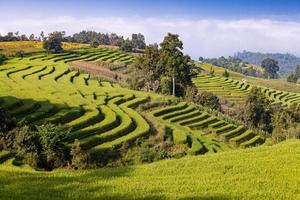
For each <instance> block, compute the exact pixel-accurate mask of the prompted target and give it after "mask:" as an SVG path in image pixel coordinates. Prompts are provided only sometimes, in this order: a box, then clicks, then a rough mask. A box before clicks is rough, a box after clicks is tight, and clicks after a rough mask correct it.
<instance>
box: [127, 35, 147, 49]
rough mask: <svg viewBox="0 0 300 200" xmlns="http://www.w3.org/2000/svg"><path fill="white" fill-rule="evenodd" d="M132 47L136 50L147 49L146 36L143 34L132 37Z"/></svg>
mask: <svg viewBox="0 0 300 200" xmlns="http://www.w3.org/2000/svg"><path fill="white" fill-rule="evenodd" d="M131 42H132V47H133V48H135V49H145V47H146V43H145V36H144V35H143V34H141V33H138V34H132V35H131Z"/></svg>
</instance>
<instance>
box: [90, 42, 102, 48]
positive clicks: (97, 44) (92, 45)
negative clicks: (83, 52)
mask: <svg viewBox="0 0 300 200" xmlns="http://www.w3.org/2000/svg"><path fill="white" fill-rule="evenodd" d="M99 45H100V43H99V41H98V40H93V41H91V43H90V46H91V47H93V48H97V47H98V46H99Z"/></svg>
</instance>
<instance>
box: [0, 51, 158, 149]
mask: <svg viewBox="0 0 300 200" xmlns="http://www.w3.org/2000/svg"><path fill="white" fill-rule="evenodd" d="M111 51H113V52H111ZM97 59H102V60H106V61H107V62H109V61H110V62H114V61H118V62H130V61H131V60H132V59H133V57H132V56H129V55H127V54H123V53H121V52H118V51H116V50H112V49H107V48H96V49H80V50H76V51H68V52H65V53H60V54H38V55H34V56H31V57H24V58H13V59H10V60H8V61H7V63H6V64H5V65H2V66H1V68H0V79H1V85H2V86H1V88H0V99H1V100H0V106H1V107H2V108H4V109H7V110H8V113H9V114H10V115H11V116H14V117H16V118H17V119H18V120H19V121H24V122H26V123H31V124H43V123H45V122H50V123H61V124H64V126H65V127H66V128H71V129H72V132H71V135H70V142H73V140H74V139H76V138H78V139H80V142H81V143H82V146H83V147H84V148H85V149H88V150H90V151H93V152H94V151H96V150H97V151H98V150H101V151H102V150H105V149H113V148H116V147H119V146H120V145H121V144H122V143H124V142H129V141H131V140H134V139H136V138H137V137H141V136H144V135H146V134H148V133H149V131H150V127H149V124H148V123H147V122H146V121H145V119H144V118H142V117H141V116H140V115H139V114H138V113H137V112H136V111H135V110H133V109H131V107H133V106H136V105H139V104H141V103H143V102H145V101H148V100H149V99H150V98H152V99H155V98H157V97H158V95H157V94H150V93H149V94H148V93H143V92H138V91H133V90H129V89H126V88H123V87H121V86H120V85H117V84H113V85H112V84H110V83H109V82H99V81H96V80H92V79H90V77H89V75H88V74H81V73H79V72H78V71H70V70H69V69H68V66H67V65H66V64H65V63H66V62H71V61H75V60H89V61H92V60H95V61H96V60H97ZM109 59H110V60H109Z"/></svg>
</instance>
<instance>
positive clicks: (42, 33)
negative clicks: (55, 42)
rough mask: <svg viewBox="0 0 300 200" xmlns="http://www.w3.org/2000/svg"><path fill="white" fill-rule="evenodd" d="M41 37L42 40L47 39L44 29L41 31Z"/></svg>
mask: <svg viewBox="0 0 300 200" xmlns="http://www.w3.org/2000/svg"><path fill="white" fill-rule="evenodd" d="M40 37H41V40H42V41H44V39H45V35H44V31H42V32H41V33H40Z"/></svg>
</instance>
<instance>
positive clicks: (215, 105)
mask: <svg viewBox="0 0 300 200" xmlns="http://www.w3.org/2000/svg"><path fill="white" fill-rule="evenodd" d="M194 101H195V103H197V104H200V105H202V106H206V107H209V108H211V109H214V110H221V104H220V100H219V98H218V97H217V96H216V95H214V94H212V93H210V92H206V91H204V92H199V93H198V94H197V95H196V97H195V98H194Z"/></svg>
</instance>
